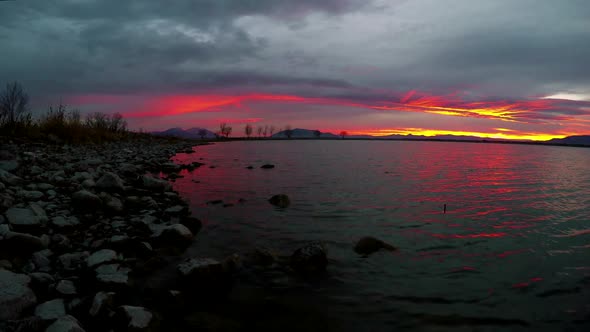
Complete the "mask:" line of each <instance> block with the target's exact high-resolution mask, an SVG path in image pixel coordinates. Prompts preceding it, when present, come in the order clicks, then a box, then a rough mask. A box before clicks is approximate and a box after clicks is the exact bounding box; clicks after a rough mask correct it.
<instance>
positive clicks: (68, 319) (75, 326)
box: [45, 315, 85, 332]
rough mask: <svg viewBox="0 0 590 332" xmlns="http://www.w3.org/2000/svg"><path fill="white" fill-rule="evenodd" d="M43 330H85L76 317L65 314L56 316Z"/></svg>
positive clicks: (61, 331)
mask: <svg viewBox="0 0 590 332" xmlns="http://www.w3.org/2000/svg"><path fill="white" fill-rule="evenodd" d="M45 332H85V331H84V329H83V328H82V327H80V323H79V322H78V320H77V319H76V318H74V317H73V316H70V315H66V316H63V317H60V318H58V319H57V320H56V321H55V322H53V324H51V325H50V326H49V327H48V328H47V330H45Z"/></svg>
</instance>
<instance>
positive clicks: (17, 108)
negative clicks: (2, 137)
mask: <svg viewBox="0 0 590 332" xmlns="http://www.w3.org/2000/svg"><path fill="white" fill-rule="evenodd" d="M28 104H29V96H28V95H27V93H26V92H25V90H24V89H23V87H22V86H21V85H20V83H18V82H13V83H9V84H7V85H6V89H5V90H4V92H3V93H2V94H0V125H8V126H11V127H14V126H15V125H16V124H19V123H23V122H25V121H26V120H30V113H29V109H28Z"/></svg>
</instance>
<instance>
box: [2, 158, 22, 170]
mask: <svg viewBox="0 0 590 332" xmlns="http://www.w3.org/2000/svg"><path fill="white" fill-rule="evenodd" d="M18 166H19V164H18V161H16V160H0V169H2V170H5V171H7V172H12V171H15V170H16V169H17V168H18Z"/></svg>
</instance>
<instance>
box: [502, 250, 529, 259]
mask: <svg viewBox="0 0 590 332" xmlns="http://www.w3.org/2000/svg"><path fill="white" fill-rule="evenodd" d="M529 250H530V249H528V248H525V249H518V250H507V251H504V252H501V253H499V254H496V256H498V257H500V258H506V257H508V256H510V255H516V254H520V253H523V252H526V251H529Z"/></svg>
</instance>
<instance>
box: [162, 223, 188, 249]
mask: <svg viewBox="0 0 590 332" xmlns="http://www.w3.org/2000/svg"><path fill="white" fill-rule="evenodd" d="M157 233H158V232H157V231H156V234H157ZM193 236H194V235H193V233H192V232H191V231H190V229H188V228H187V227H186V226H184V225H182V224H174V225H169V226H165V227H163V228H162V230H161V232H159V235H157V236H156V239H157V241H158V243H160V244H162V245H167V246H174V247H186V246H188V245H190V244H191V243H192V241H193Z"/></svg>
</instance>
